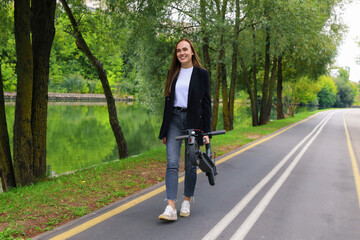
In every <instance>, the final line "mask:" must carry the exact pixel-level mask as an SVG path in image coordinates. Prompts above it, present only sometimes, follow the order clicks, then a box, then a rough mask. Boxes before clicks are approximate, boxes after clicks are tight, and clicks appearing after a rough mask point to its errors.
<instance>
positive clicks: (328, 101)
mask: <svg viewBox="0 0 360 240" xmlns="http://www.w3.org/2000/svg"><path fill="white" fill-rule="evenodd" d="M318 98H319V105H320V107H323V108H328V107H333V106H334V104H335V102H336V94H334V92H332V91H331V90H329V89H328V88H327V87H323V88H322V89H321V91H320V92H319V93H318Z"/></svg>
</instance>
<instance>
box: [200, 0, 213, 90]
mask: <svg viewBox="0 0 360 240" xmlns="http://www.w3.org/2000/svg"><path fill="white" fill-rule="evenodd" d="M200 15H201V30H202V35H203V38H202V40H203V45H202V54H203V61H204V65H205V68H206V70H208V72H209V84H210V86H209V90H210V96H211V85H212V81H211V59H210V53H209V37H208V33H207V30H206V8H205V0H200Z"/></svg>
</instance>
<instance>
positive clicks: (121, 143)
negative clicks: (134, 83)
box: [60, 0, 129, 158]
mask: <svg viewBox="0 0 360 240" xmlns="http://www.w3.org/2000/svg"><path fill="white" fill-rule="evenodd" d="M60 2H61V4H62V5H63V7H64V10H65V12H66V14H67V15H68V17H69V20H70V22H71V25H72V28H73V31H74V37H75V39H76V45H77V47H78V48H79V49H80V50H81V51H82V52H83V53H84V54H85V55H86V56H87V57H88V59H89V60H90V62H91V63H92V64H93V66H94V67H95V68H96V70H97V72H98V75H99V79H100V81H101V84H102V86H103V89H104V93H105V97H106V102H107V106H108V113H109V121H110V125H111V128H112V130H113V132H114V135H115V139H116V143H117V146H118V151H119V158H125V157H127V156H128V155H129V153H128V150H127V145H126V140H125V137H124V134H123V132H122V130H121V127H120V124H119V120H118V118H117V111H116V105H115V99H114V97H113V94H112V92H111V88H110V85H109V81H108V79H107V75H106V72H105V70H104V68H103V66H102V64H101V62H100V61H99V60H98V59H97V58H96V57H95V56H94V55H93V54H92V52H91V50H90V49H89V47H88V45H87V43H86V41H85V39H84V38H83V36H82V34H81V32H80V30H79V27H78V24H77V21H76V20H75V18H74V16H73V14H72V12H71V10H70V8H69V6H68V4H67V2H66V1H65V0H60Z"/></svg>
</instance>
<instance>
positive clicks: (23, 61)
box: [13, 0, 34, 186]
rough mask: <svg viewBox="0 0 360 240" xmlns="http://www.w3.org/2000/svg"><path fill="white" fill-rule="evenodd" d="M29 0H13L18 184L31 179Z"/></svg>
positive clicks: (31, 74)
mask: <svg viewBox="0 0 360 240" xmlns="http://www.w3.org/2000/svg"><path fill="white" fill-rule="evenodd" d="M30 14H31V10H30V0H15V14H14V17H15V41H16V56H17V75H18V81H17V95H16V105H15V120H14V141H13V143H14V145H13V149H14V170H15V178H16V182H17V185H20V186H24V185H27V184H30V183H32V182H33V181H34V174H33V162H32V161H33V139H32V132H31V105H32V93H33V53H32V47H31V39H30V29H31V27H30Z"/></svg>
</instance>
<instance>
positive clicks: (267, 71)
mask: <svg viewBox="0 0 360 240" xmlns="http://www.w3.org/2000/svg"><path fill="white" fill-rule="evenodd" d="M264 68H265V69H264V83H263V89H262V98H261V109H260V125H264V124H266V123H267V113H268V109H267V100H268V93H269V75H270V30H269V29H268V28H267V30H266V45H265V67H264Z"/></svg>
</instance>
